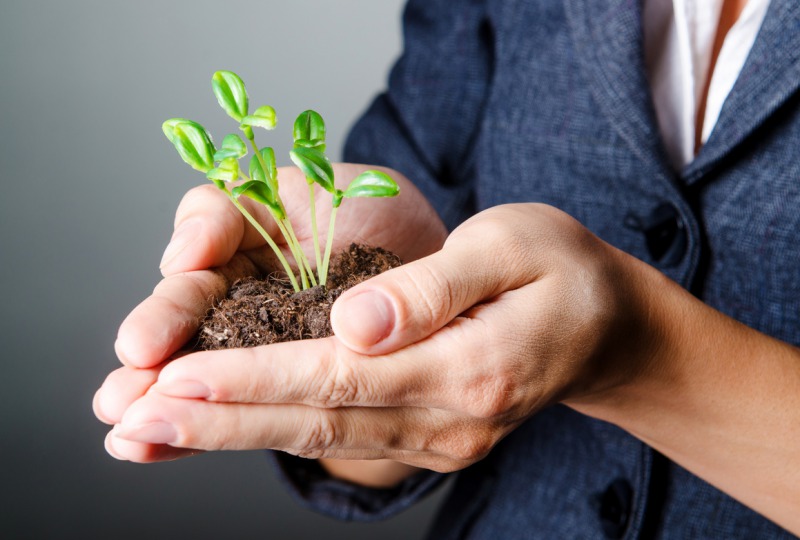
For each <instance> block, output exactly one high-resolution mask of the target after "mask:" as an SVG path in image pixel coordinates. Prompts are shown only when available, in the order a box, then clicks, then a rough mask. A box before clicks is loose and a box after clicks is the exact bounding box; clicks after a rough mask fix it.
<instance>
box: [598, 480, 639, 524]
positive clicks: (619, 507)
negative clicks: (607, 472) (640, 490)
mask: <svg viewBox="0 0 800 540" xmlns="http://www.w3.org/2000/svg"><path fill="white" fill-rule="evenodd" d="M597 502H598V503H599V504H598V514H599V516H600V524H601V526H602V527H603V534H605V535H606V537H607V538H622V537H623V536H624V535H625V530H626V529H627V528H628V521H629V520H630V514H631V506H632V504H633V488H632V487H631V485H630V483H628V481H627V480H625V479H623V478H618V479H616V480H614V481H613V482H611V484H610V485H609V486H608V488H606V490H605V491H604V492H603V494H602V495H600V497H599V498H598V501H597Z"/></svg>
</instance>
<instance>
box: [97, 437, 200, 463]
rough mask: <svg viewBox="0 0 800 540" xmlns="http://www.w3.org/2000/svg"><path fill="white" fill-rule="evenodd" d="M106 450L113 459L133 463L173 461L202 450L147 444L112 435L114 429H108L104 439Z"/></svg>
mask: <svg viewBox="0 0 800 540" xmlns="http://www.w3.org/2000/svg"><path fill="white" fill-rule="evenodd" d="M105 448H106V452H108V453H109V455H111V457H113V458H114V459H119V460H122V461H132V462H134V463H157V462H160V461H174V460H176V459H179V458H184V457H190V456H195V455H197V454H202V453H203V452H202V450H194V449H189V448H175V447H172V446H169V445H166V444H148V443H140V442H134V441H127V440H125V439H121V438H119V437H115V436H114V430H112V431H109V432H108V435H106V439H105Z"/></svg>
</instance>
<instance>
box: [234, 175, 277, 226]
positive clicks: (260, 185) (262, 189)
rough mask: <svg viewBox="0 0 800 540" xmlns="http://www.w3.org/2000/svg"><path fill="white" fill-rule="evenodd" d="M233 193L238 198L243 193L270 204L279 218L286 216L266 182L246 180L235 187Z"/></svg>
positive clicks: (257, 200)
mask: <svg viewBox="0 0 800 540" xmlns="http://www.w3.org/2000/svg"><path fill="white" fill-rule="evenodd" d="M231 193H232V194H233V196H234V197H236V198H237V199H238V198H239V197H241V196H242V195H244V196H245V197H249V198H251V199H253V200H254V201H256V202H259V203H261V204H263V205H266V206H268V207H269V209H270V210H272V213H273V214H275V215H276V217H277V218H278V219H283V218H285V217H286V216H285V214H284V213H283V210H282V209H281V207H280V205H279V204H278V202H277V201H276V200H275V194H274V193H273V192H272V190H271V189H270V187H269V186H268V185H267V184H265V183H264V182H260V181H258V180H250V181H249V182H245V183H244V184H242V185H241V186H237V187H235V188H233V190H232V191H231Z"/></svg>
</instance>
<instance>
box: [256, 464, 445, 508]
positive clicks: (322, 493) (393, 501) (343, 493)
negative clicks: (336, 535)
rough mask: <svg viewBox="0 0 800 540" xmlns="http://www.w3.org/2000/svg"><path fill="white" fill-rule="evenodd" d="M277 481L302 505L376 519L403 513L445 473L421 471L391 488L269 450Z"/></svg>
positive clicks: (435, 484) (439, 480)
mask: <svg viewBox="0 0 800 540" xmlns="http://www.w3.org/2000/svg"><path fill="white" fill-rule="evenodd" d="M268 454H269V456H270V459H271V460H272V462H273V463H274V464H275V465H276V469H277V471H278V480H279V481H280V482H281V484H282V485H283V486H284V487H285V488H286V489H287V490H288V491H289V493H290V494H291V495H292V497H294V499H295V500H296V501H297V502H299V503H300V505H301V506H303V507H305V508H308V509H309V510H313V511H315V512H319V513H320V514H325V515H327V516H330V517H332V518H335V519H340V520H343V521H363V522H368V521H378V520H381V519H387V518H389V517H392V516H394V515H396V514H398V513H399V512H402V511H403V510H405V509H406V508H408V507H409V506H411V505H412V504H414V503H416V502H417V501H419V500H420V499H422V498H423V497H425V496H426V495H427V494H429V493H430V492H431V491H433V490H434V489H435V488H436V487H437V486H439V484H441V482H442V481H443V480H444V479H445V477H446V475H444V474H439V473H435V472H432V471H422V472H420V473H417V474H415V475H414V476H412V477H410V478H407V479H406V480H404V481H403V482H401V483H400V484H398V485H397V486H395V487H393V488H391V489H375V488H367V487H364V486H359V485H357V484H353V483H350V482H345V481H342V480H337V479H334V478H331V477H330V476H329V475H328V474H327V473H326V472H325V470H324V469H323V468H322V466H320V465H319V463H317V462H316V461H314V460H309V459H303V458H299V457H295V456H292V455H290V454H286V453H283V452H276V451H273V452H269V453H268Z"/></svg>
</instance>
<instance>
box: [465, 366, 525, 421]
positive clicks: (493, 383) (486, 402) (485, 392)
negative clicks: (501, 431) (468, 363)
mask: <svg viewBox="0 0 800 540" xmlns="http://www.w3.org/2000/svg"><path fill="white" fill-rule="evenodd" d="M517 390H518V384H517V382H516V381H515V380H514V378H513V377H512V376H509V374H507V373H503V372H498V373H481V374H479V375H476V376H473V377H472V380H471V381H470V382H469V384H468V386H467V391H466V392H464V394H463V396H464V397H463V399H464V402H463V403H462V407H463V410H464V411H465V412H466V413H467V414H469V415H470V416H472V417H473V418H480V419H493V418H500V417H504V416H507V415H508V414H509V413H511V412H512V411H513V409H514V406H515V404H516V396H517V393H518V391H517Z"/></svg>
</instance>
